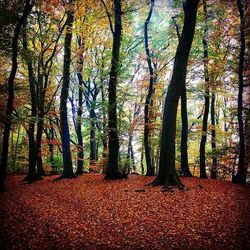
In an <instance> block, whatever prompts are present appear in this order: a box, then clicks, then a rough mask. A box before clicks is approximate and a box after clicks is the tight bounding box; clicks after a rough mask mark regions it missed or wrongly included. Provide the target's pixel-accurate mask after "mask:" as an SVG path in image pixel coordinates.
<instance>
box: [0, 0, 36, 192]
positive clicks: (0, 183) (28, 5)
mask: <svg viewBox="0 0 250 250" xmlns="http://www.w3.org/2000/svg"><path fill="white" fill-rule="evenodd" d="M33 5H34V3H33V1H31V0H26V1H25V8H24V11H23V14H22V16H21V17H20V18H19V19H18V21H17V24H16V27H15V30H14V36H13V38H12V67H11V72H10V76H9V78H8V83H7V84H8V85H7V86H8V100H7V108H6V113H5V117H6V119H7V121H6V122H5V124H4V131H3V145H4V146H3V148H2V157H1V164H0V192H3V191H4V189H5V188H4V183H5V177H6V171H7V166H8V150H9V135H10V128H11V115H12V112H13V101H14V80H15V76H16V72H17V67H18V64H17V54H18V38H19V34H20V31H21V28H22V26H23V24H24V23H25V21H26V19H27V17H28V15H29V14H30V12H31V9H32V7H33Z"/></svg>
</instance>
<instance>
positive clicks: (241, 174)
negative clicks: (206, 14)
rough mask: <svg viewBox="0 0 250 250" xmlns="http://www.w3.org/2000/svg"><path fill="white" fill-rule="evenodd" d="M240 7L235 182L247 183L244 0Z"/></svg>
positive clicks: (239, 2)
mask: <svg viewBox="0 0 250 250" xmlns="http://www.w3.org/2000/svg"><path fill="white" fill-rule="evenodd" d="M237 4H238V9H239V13H240V58H239V73H238V75H239V92H238V123H239V137H240V142H239V148H240V151H239V163H238V170H237V174H236V175H235V176H233V182H234V183H242V184H244V183H246V175H247V169H246V168H245V163H244V161H245V135H244V122H243V90H244V78H243V71H244V60H245V59H244V56H245V47H246V45H245V30H244V24H245V15H244V9H243V4H242V0H237Z"/></svg>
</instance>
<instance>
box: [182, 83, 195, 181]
mask: <svg viewBox="0 0 250 250" xmlns="http://www.w3.org/2000/svg"><path fill="white" fill-rule="evenodd" d="M181 122H182V129H181V170H182V174H183V176H186V177H191V176H192V174H191V172H190V169H189V166H188V115H187V92H186V87H185V86H184V88H183V89H182V93H181Z"/></svg>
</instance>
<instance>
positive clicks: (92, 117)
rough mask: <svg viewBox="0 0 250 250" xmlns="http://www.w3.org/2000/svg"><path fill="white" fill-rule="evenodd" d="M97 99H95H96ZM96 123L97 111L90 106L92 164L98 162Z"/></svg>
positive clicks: (90, 157)
mask: <svg viewBox="0 0 250 250" xmlns="http://www.w3.org/2000/svg"><path fill="white" fill-rule="evenodd" d="M94 101H95V100H94ZM96 158H97V157H96V123H95V111H94V110H93V108H92V107H91V108H90V156H89V159H90V165H92V164H95V163H96Z"/></svg>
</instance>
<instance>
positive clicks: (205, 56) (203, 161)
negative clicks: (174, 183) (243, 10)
mask: <svg viewBox="0 0 250 250" xmlns="http://www.w3.org/2000/svg"><path fill="white" fill-rule="evenodd" d="M203 11H204V20H205V30H204V37H203V39H202V44H203V50H204V51H203V61H204V75H205V95H204V96H205V108H204V114H203V121H202V136H201V142H200V178H207V174H206V142H207V121H208V114H209V75H208V46H207V40H206V37H207V32H208V27H207V6H206V0H203Z"/></svg>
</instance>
